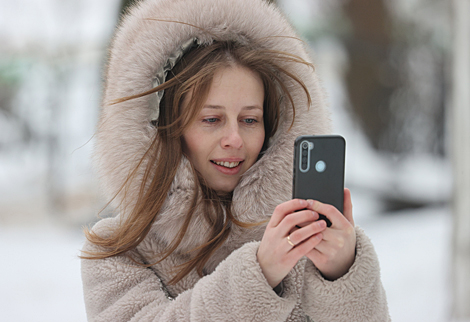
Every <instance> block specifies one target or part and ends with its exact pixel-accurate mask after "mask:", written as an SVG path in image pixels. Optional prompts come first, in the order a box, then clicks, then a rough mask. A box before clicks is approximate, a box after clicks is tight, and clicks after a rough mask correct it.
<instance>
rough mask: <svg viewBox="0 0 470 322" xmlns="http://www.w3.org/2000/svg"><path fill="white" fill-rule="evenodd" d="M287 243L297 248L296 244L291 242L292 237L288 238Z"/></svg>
mask: <svg viewBox="0 0 470 322" xmlns="http://www.w3.org/2000/svg"><path fill="white" fill-rule="evenodd" d="M287 242H288V243H289V244H290V245H291V246H292V247H295V244H294V243H293V242H292V241H291V240H290V235H289V236H287Z"/></svg>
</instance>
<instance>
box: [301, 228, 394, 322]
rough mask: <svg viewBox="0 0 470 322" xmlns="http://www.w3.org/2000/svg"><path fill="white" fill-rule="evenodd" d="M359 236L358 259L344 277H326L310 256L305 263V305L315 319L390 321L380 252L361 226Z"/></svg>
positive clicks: (308, 312) (307, 312) (330, 321)
mask: <svg viewBox="0 0 470 322" xmlns="http://www.w3.org/2000/svg"><path fill="white" fill-rule="evenodd" d="M356 238H357V242H356V259H355V262H354V264H353V266H351V268H350V270H349V271H348V273H346V274H345V275H344V276H342V277H341V278H339V279H337V280H335V281H328V280H325V279H324V278H323V276H322V275H321V273H320V271H319V270H318V269H317V268H316V267H315V266H314V265H313V263H312V262H311V261H310V260H308V261H307V263H306V265H305V275H304V281H305V284H304V287H303V294H302V306H303V308H304V310H305V313H306V314H307V315H308V316H309V317H311V318H312V319H313V320H314V321H315V322H323V321H328V322H334V321H351V322H355V321H358V322H359V321H361V322H367V321H374V322H381V321H390V315H389V312H388V306H387V300H386V296H385V290H384V288H383V286H382V282H381V280H380V267H379V261H378V258H377V254H376V253H375V250H374V247H373V245H372V243H371V241H370V239H369V238H368V237H367V236H366V235H365V233H364V231H363V230H362V229H360V228H358V227H356Z"/></svg>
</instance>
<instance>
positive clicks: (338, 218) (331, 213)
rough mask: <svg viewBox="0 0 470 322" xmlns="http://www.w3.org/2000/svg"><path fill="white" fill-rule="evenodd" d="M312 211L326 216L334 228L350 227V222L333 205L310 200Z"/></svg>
mask: <svg viewBox="0 0 470 322" xmlns="http://www.w3.org/2000/svg"><path fill="white" fill-rule="evenodd" d="M308 202H309V204H310V207H311V209H313V210H314V211H316V212H318V213H319V214H322V215H324V216H326V217H327V218H328V219H329V220H330V221H331V223H332V226H331V227H333V228H338V229H343V228H346V227H347V226H349V222H348V220H347V219H346V218H345V217H344V216H343V214H342V213H341V212H340V211H339V210H338V209H336V207H334V206H332V205H328V204H325V203H322V202H320V201H317V200H308Z"/></svg>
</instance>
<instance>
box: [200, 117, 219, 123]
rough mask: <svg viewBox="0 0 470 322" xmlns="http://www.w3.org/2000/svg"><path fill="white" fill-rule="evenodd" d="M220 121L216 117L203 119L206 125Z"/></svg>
mask: <svg viewBox="0 0 470 322" xmlns="http://www.w3.org/2000/svg"><path fill="white" fill-rule="evenodd" d="M218 120H219V119H218V118H216V117H208V118H205V119H203V120H202V121H203V122H205V123H215V122H217V121H218Z"/></svg>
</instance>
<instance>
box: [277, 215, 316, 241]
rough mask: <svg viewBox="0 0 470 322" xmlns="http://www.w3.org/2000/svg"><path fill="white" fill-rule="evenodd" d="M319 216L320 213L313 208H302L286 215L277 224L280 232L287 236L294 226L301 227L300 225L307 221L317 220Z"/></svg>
mask: <svg viewBox="0 0 470 322" xmlns="http://www.w3.org/2000/svg"><path fill="white" fill-rule="evenodd" d="M318 218H319V215H318V213H316V212H314V211H311V210H301V211H298V212H294V213H291V214H289V215H286V216H285V217H284V219H283V220H282V221H281V223H279V225H277V227H278V229H279V234H280V235H281V236H287V235H288V234H290V232H291V231H292V230H293V229H294V228H298V227H300V226H299V225H301V224H303V223H305V222H310V223H312V222H315V221H317V220H318Z"/></svg>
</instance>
